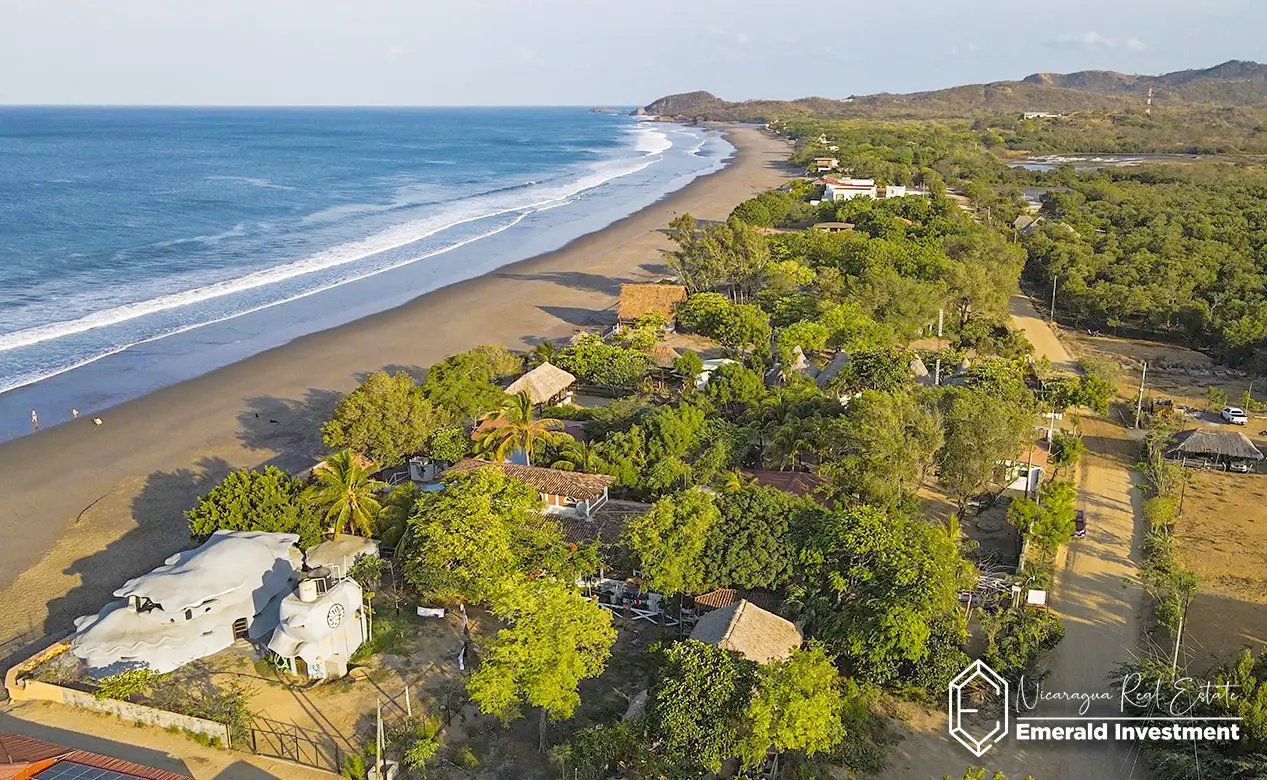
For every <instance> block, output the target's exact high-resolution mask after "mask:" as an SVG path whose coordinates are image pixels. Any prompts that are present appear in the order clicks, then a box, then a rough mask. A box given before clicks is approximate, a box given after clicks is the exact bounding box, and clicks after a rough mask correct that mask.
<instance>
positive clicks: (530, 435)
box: [476, 392, 563, 465]
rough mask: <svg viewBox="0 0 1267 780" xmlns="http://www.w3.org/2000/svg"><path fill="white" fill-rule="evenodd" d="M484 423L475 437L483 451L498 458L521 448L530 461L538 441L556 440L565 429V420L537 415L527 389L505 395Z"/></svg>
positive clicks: (519, 450)
mask: <svg viewBox="0 0 1267 780" xmlns="http://www.w3.org/2000/svg"><path fill="white" fill-rule="evenodd" d="M485 423H486V427H485V428H484V430H483V431H482V432H481V433H480V434H479V438H478V439H477V440H476V445H477V447H478V448H479V450H480V452H482V453H485V454H487V455H491V456H492V457H494V458H496V459H497V460H505V459H506V458H507V457H509V456H510V455H511V454H513V453H515V452H522V453H523V455H524V459H525V460H526V461H527V462H528V464H529V465H531V464H532V453H533V450H535V449H536V447H537V444H538V443H543V444H544V443H552V442H557V441H559V439H560V437H561V436H562V435H563V434H560V433H559V431H561V430H562V429H563V422H562V421H560V420H556V419H554V418H551V417H543V418H541V419H538V418H537V416H536V412H535V411H534V410H533V406H532V399H531V398H529V397H528V393H527V392H522V393H518V394H516V395H508V396H506V397H505V399H504V400H503V401H502V406H501V408H500V409H498V410H497V411H496V412H493V413H490V414H489V415H488V416H486V417H485Z"/></svg>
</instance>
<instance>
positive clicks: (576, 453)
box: [550, 439, 603, 473]
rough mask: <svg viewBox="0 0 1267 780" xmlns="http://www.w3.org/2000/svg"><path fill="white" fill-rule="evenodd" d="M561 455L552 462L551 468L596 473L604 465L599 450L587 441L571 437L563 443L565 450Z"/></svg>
mask: <svg viewBox="0 0 1267 780" xmlns="http://www.w3.org/2000/svg"><path fill="white" fill-rule="evenodd" d="M560 455H562V457H561V458H560V459H559V460H556V461H555V462H554V463H551V464H550V468H555V469H561V470H563V471H586V472H589V473H595V472H598V471H600V470H601V469H602V467H603V460H602V458H600V457H598V450H597V449H595V448H594V446H593V445H591V444H589V443H587V442H583V441H577V440H576V439H569V440H568V441H566V442H564V443H563V451H562V452H561V453H560Z"/></svg>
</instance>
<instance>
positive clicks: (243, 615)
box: [70, 531, 303, 676]
mask: <svg viewBox="0 0 1267 780" xmlns="http://www.w3.org/2000/svg"><path fill="white" fill-rule="evenodd" d="M298 541H299V537H298V536H297V535H296V534H278V533H264V532H253V531H216V532H215V533H214V534H212V535H211V537H210V538H209V539H207V541H205V542H203V543H202V545H201V546H199V547H195V548H194V549H192V550H184V551H182V552H179V553H177V554H175V555H173V556H172V557H170V558H168V559H167V560H166V562H165V563H164V565H163V566H160V567H158V568H157V569H155V570H154V571H152V572H150V573H149V574H144V575H141V576H140V577H137V578H135V579H132V580H128V581H127V582H126V583H124V585H123V587H121V588H119V589H118V590H116V591H115V592H114V595H115V596H117V597H118V599H117V600H116V601H112V602H110V603H109V604H106V605H105V606H104V607H102V609H101V611H100V612H98V613H97V614H96V615H86V616H84V617H81V618H78V619H77V620H76V621H75V628H76V634H75V635H74V637H73V638H72V639H71V649H70V652H71V653H72V654H74V655H75V656H76V657H78V658H79V659H80V660H82V661H83V662H84V664H85V665H86V666H87V667H88V669H89V671H90V672H92V673H99V674H100V675H103V676H104V675H108V674H114V673H117V672H119V671H123V670H124V669H128V668H138V667H149V668H151V669H154V670H155V671H158V672H170V671H172V670H174V669H177V668H179V667H181V666H183V665H185V664H187V663H189V662H190V661H194V660H197V659H199V658H203V657H205V656H208V655H212V654H213V653H216V652H219V651H220V650H223V649H224V648H226V647H228V646H229V645H231V644H233V642H234V640H236V639H239V638H245V639H251V640H255V641H263V640H264V639H266V638H267V637H268V636H269V635H270V634H271V633H272V631H273V629H274V628H276V627H277V621H278V610H279V605H280V604H281V601H282V599H283V598H285V596H286V595H287V594H288V593H290V592H291V591H292V590H293V589H294V587H295V584H296V582H297V581H298V574H299V572H300V570H301V569H302V566H303V553H301V552H300V550H299V548H298V547H296V546H295V543H296V542H298Z"/></svg>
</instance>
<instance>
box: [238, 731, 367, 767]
mask: <svg viewBox="0 0 1267 780" xmlns="http://www.w3.org/2000/svg"><path fill="white" fill-rule="evenodd" d="M250 751H251V752H252V753H254V754H255V755H257V756H266V757H268V758H280V759H284V760H286V761H293V762H295V763H296V764H303V765H304V766H311V767H316V768H317V769H324V770H325V771H327V772H333V773H335V774H338V773H339V772H340V771H342V769H343V755H344V748H343V747H341V746H340V745H339V743H338V741H337V740H336V739H335V738H334V737H331V736H329V735H327V734H322V733H321V732H318V731H309V730H307V729H302V728H300V727H298V726H294V725H292V724H289V723H280V722H278V721H275V720H269V719H268V718H261V717H253V718H251V739H250Z"/></svg>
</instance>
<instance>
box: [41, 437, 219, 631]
mask: <svg viewBox="0 0 1267 780" xmlns="http://www.w3.org/2000/svg"><path fill="white" fill-rule="evenodd" d="M231 470H232V467H231V466H230V465H229V463H228V462H226V461H224V460H222V459H220V458H204V459H202V460H201V461H199V463H198V465H197V467H196V468H195V469H177V470H176V471H156V472H154V473H152V474H150V475H149V476H148V477H146V480H145V485H144V486H143V487H142V488H141V490H140V492H138V493H137V494H136V496H135V497H134V498H133V499H132V505H131V514H132V521H133V523H135V525H134V526H133V527H132V528H131V529H129V530H128V531H127V532H126V533H124V534H123V535H122V536H120V537H119V538H117V539H115V540H114V541H112V542H110V543H109V544H108V545H106V546H105V548H103V549H101V550H99V551H97V552H95V553H93V554H92V555H88V556H85V557H83V558H80V559H79V560H77V561H75V562H74V563H72V564H71V565H70V566H69V567H67V568H66V569H65V571H64V572H63V573H65V574H68V575H71V576H74V577H77V578H78V580H79V584H78V585H76V586H75V587H74V588H72V589H71V590H70V591H69V592H68V593H66V595H64V596H60V597H58V598H55V599H53V600H52V601H50V602H49V603H48V617H47V618H46V619H45V624H44V631H45V633H54V632H59V631H66V630H69V629H70V628H71V627H72V623H73V621H74V619H75V618H77V617H79V616H80V615H89V614H95V613H96V612H97V610H99V609H100V608H101V607H102V606H103V605H104V604H105V603H106V602H107V601H108V600H110V598H111V594H113V593H114V591H115V590H117V589H118V588H119V586H121V585H122V584H123V583H124V582H126V581H127V580H129V579H131V578H133V577H139V576H140V575H142V574H144V573H146V572H148V571H150V570H152V569H153V568H154V567H156V566H158V565H160V564H162V562H163V560H164V559H166V558H167V557H168V556H170V555H171V554H172V553H175V552H177V551H179V550H182V549H184V548H185V547H188V546H189V527H188V526H187V525H186V522H185V514H184V513H185V510H187V509H189V508H190V507H192V506H193V505H194V503H195V502H197V500H198V499H199V498H200V497H201V496H202V495H203V494H205V493H206V492H207V491H208V490H210V489H211V488H212V487H213V486H215V485H216V483H218V482H219V481H220V480H222V479H224V477H225V476H226V475H227V474H228V473H229V472H230V471H231Z"/></svg>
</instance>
